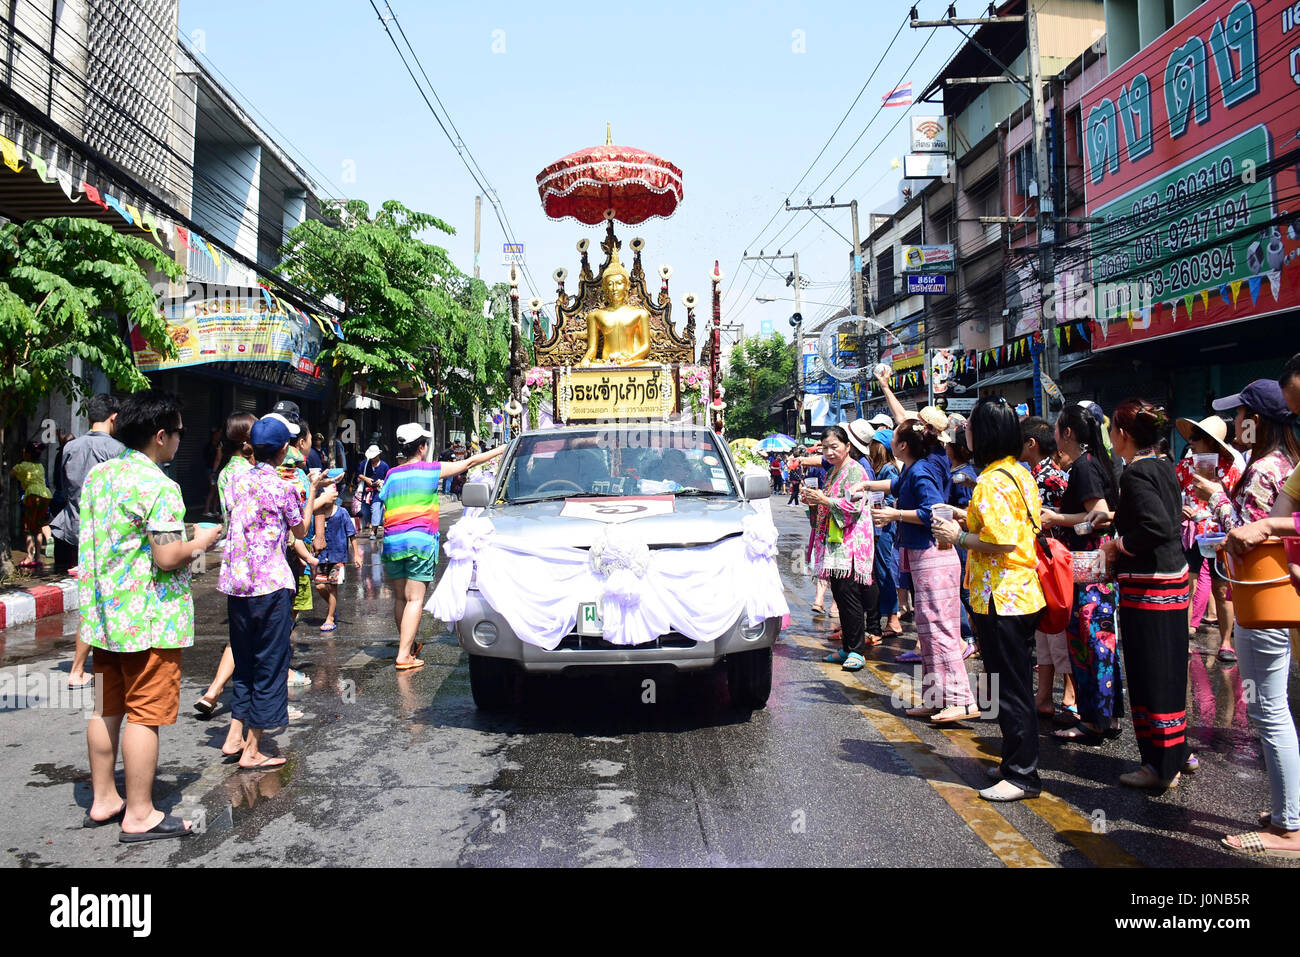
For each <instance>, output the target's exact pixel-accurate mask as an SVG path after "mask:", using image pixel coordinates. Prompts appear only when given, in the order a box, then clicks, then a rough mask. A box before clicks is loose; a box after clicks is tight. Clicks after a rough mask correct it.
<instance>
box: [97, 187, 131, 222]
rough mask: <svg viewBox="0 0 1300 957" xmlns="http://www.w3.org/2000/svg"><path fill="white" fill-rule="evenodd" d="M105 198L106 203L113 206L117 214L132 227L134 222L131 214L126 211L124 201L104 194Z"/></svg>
mask: <svg viewBox="0 0 1300 957" xmlns="http://www.w3.org/2000/svg"><path fill="white" fill-rule="evenodd" d="M103 197H104V202H105V203H107V204H108V205H109V206H111V207H112V208H113V209H115V210H117V214H118V215H119V216H121V217H122V218H123V219H125V220H126V221H127V224H128V225H130V224H131V222H132V220H131V214H130V213H128V212H127V211H126V206H125V205H124V204H123V203H122V201H121V200H120V199H118V198H117V197H116V196H109V195H108V193H104V194H103Z"/></svg>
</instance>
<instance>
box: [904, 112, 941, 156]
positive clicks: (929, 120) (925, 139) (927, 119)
mask: <svg viewBox="0 0 1300 957" xmlns="http://www.w3.org/2000/svg"><path fill="white" fill-rule="evenodd" d="M912 152H913V153H946V152H948V118H947V117H946V116H914V117H912Z"/></svg>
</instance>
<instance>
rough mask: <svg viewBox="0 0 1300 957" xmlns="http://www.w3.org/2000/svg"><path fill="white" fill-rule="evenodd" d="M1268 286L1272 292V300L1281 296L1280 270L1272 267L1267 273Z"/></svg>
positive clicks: (1276, 299) (1275, 300)
mask: <svg viewBox="0 0 1300 957" xmlns="http://www.w3.org/2000/svg"><path fill="white" fill-rule="evenodd" d="M1268 288H1269V291H1270V292H1272V293H1273V301H1274V302H1277V301H1278V300H1280V299H1281V298H1282V270H1280V269H1274V270H1272V271H1270V272H1269V274H1268Z"/></svg>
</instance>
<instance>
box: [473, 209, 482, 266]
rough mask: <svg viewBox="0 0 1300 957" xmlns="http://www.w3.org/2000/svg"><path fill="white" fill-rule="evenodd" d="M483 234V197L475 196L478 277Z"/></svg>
mask: <svg viewBox="0 0 1300 957" xmlns="http://www.w3.org/2000/svg"><path fill="white" fill-rule="evenodd" d="M482 236H483V197H482V196H475V197H474V278H475V279H478V278H479V275H478V250H479V240H480V239H481V238H482Z"/></svg>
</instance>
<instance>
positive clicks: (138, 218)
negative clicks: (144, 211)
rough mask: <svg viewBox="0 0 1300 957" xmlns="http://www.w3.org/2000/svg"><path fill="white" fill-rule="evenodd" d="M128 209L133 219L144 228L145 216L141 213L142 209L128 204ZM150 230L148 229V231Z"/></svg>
mask: <svg viewBox="0 0 1300 957" xmlns="http://www.w3.org/2000/svg"><path fill="white" fill-rule="evenodd" d="M126 211H127V212H128V213H130V214H131V221H132V222H134V223H135V224H136V225H137V226H139V227H140V228H141V229H144V217H143V216H141V215H140V210H139V209H137V208H136V207H134V206H128V207H127V208H126ZM147 231H148V230H146V232H147Z"/></svg>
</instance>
